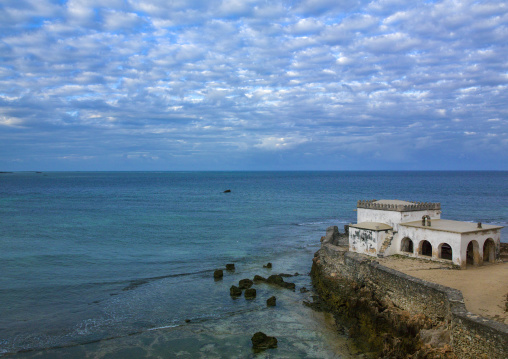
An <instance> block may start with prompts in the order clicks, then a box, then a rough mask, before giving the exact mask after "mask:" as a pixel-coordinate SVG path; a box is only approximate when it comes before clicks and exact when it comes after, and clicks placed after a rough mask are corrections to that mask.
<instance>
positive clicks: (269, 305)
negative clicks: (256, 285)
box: [266, 296, 277, 307]
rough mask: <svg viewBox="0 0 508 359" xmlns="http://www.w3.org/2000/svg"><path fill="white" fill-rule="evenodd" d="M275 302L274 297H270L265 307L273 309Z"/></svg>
mask: <svg viewBox="0 0 508 359" xmlns="http://www.w3.org/2000/svg"><path fill="white" fill-rule="evenodd" d="M276 302H277V298H275V296H272V297H270V298H268V299H267V300H266V306H267V307H275V305H276Z"/></svg>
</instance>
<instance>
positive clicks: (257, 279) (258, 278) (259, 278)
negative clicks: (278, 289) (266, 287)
mask: <svg viewBox="0 0 508 359" xmlns="http://www.w3.org/2000/svg"><path fill="white" fill-rule="evenodd" d="M254 282H266V278H265V277H261V276H260V275H257V274H256V275H255V276H254Z"/></svg>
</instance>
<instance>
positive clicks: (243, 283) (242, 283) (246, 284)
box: [238, 278, 254, 289]
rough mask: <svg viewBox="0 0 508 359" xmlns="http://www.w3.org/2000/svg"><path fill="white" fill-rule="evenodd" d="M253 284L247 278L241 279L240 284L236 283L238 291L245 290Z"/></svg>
mask: <svg viewBox="0 0 508 359" xmlns="http://www.w3.org/2000/svg"><path fill="white" fill-rule="evenodd" d="M253 284H254V282H253V281H251V280H250V279H249V278H246V279H241V280H240V282H239V283H238V286H239V287H240V289H247V288H250V287H252V285H253Z"/></svg>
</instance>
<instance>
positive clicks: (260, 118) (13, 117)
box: [0, 0, 508, 170]
mask: <svg viewBox="0 0 508 359" xmlns="http://www.w3.org/2000/svg"><path fill="white" fill-rule="evenodd" d="M0 36H1V37H0V138H1V144H0V170H2V169H5V170H23V169H45V170H51V169H54V170H67V169H69V170H77V169H84V170H92V169H98V170H108V169H111V170H128V169H141V170H145V169H153V170H179V169H182V170H188V169H196V170H199V169H226V170H227V169H338V170H340V169H504V170H506V169H508V155H507V153H508V106H507V104H508V91H507V90H508V62H507V60H506V59H507V58H508V41H506V39H508V5H507V4H505V3H504V2H499V1H481V2H478V1H468V0H463V1H457V0H444V1H413V2H408V1H400V0H377V1H360V0H358V1H354V0H345V1H336V0H333V1H332V0H314V1H311V0H308V1H289V0H288V1H269V2H267V1H257V0H243V1H240V0H223V1H201V0H175V1H167V0H144V1H134V0H127V1H125V0H101V1H98V0H70V1H56V0H55V1H53V0H4V1H3V2H2V5H0Z"/></svg>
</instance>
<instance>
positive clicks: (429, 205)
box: [356, 199, 441, 212]
mask: <svg viewBox="0 0 508 359" xmlns="http://www.w3.org/2000/svg"><path fill="white" fill-rule="evenodd" d="M376 201H377V200H375V199H372V200H364V201H362V200H360V201H358V203H357V205H356V207H357V208H367V209H379V210H382V211H397V212H410V211H422V210H429V209H431V210H432V209H436V210H440V209H441V203H439V202H436V203H433V202H410V203H411V204H388V203H377V202H376Z"/></svg>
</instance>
